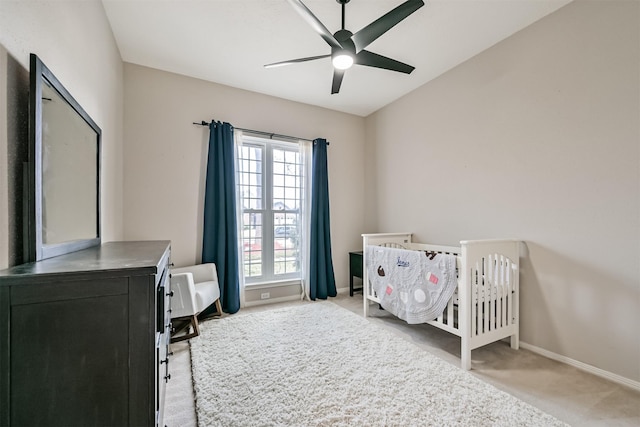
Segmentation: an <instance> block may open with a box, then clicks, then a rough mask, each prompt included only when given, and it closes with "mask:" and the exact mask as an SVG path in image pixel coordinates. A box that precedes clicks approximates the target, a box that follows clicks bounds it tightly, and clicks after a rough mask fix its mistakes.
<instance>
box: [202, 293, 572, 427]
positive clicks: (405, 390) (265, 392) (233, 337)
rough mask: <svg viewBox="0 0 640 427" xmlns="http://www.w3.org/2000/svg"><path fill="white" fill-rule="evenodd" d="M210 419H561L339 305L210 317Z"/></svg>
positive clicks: (394, 422) (234, 422)
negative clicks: (217, 318) (212, 318)
mask: <svg viewBox="0 0 640 427" xmlns="http://www.w3.org/2000/svg"><path fill="white" fill-rule="evenodd" d="M201 334H202V335H201V337H200V339H198V340H192V342H191V362H192V372H193V381H194V390H195V397H196V412H197V417H198V424H199V425H200V426H290V425H298V426H314V425H315V426H323V425H335V426H340V425H344V426H347V425H348V426H354V425H356V426H357V425H362V426H364V425H366V426H428V425H465V426H466V425H468V426H518V425H520V426H536V425H538V426H555V425H565V424H563V423H562V422H560V421H558V420H557V419H555V418H553V417H551V416H550V415H548V414H545V413H544V412H542V411H540V410H539V409H536V408H534V407H532V406H531V405H529V404H527V403H525V402H523V401H521V400H519V399H517V398H515V397H513V396H511V395H509V394H507V393H505V392H503V391H500V390H498V389H497V388H495V387H493V386H491V385H489V384H487V383H485V382H483V381H481V380H479V379H477V378H476V377H474V376H472V375H471V374H469V373H468V372H466V371H463V370H461V369H459V368H457V367H454V366H451V365H450V364H448V363H446V362H444V361H442V360H440V359H438V358H437V357H435V356H432V355H430V354H429V353H426V352H425V351H424V350H422V349H420V348H419V347H417V346H415V345H413V344H411V343H409V342H406V341H405V340H403V339H401V338H399V337H397V336H395V335H393V334H392V333H390V332H389V331H387V330H385V329H384V328H381V327H379V326H377V325H374V324H372V323H370V322H368V321H367V320H365V319H363V318H362V317H361V316H358V315H356V314H354V313H351V312H350V311H348V310H345V309H343V308H341V307H338V306H337V305H335V304H333V303H330V302H318V303H313V304H305V305H301V306H294V307H287V308H283V309H278V310H270V311H264V312H257V313H251V314H246V315H237V316H233V317H228V318H223V319H220V320H218V321H216V322H211V323H210V324H203V325H202V328H201Z"/></svg>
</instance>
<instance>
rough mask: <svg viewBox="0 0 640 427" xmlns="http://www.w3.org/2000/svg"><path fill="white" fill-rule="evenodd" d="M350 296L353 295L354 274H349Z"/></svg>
mask: <svg viewBox="0 0 640 427" xmlns="http://www.w3.org/2000/svg"><path fill="white" fill-rule="evenodd" d="M349 296H350V297H352V296H353V276H351V275H350V276H349Z"/></svg>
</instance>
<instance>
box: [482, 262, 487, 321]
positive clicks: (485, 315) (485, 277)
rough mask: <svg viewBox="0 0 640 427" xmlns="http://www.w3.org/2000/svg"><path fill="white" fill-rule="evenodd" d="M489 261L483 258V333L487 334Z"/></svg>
mask: <svg viewBox="0 0 640 427" xmlns="http://www.w3.org/2000/svg"><path fill="white" fill-rule="evenodd" d="M487 285H488V284H487V259H486V258H482V295H483V298H482V333H486V332H487V311H488V310H487V299H488V298H487V288H488V286H487Z"/></svg>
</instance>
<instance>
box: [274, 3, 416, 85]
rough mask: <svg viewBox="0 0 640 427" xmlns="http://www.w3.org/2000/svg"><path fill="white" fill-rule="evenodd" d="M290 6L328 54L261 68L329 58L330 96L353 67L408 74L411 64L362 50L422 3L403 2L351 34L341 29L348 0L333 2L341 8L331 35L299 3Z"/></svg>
mask: <svg viewBox="0 0 640 427" xmlns="http://www.w3.org/2000/svg"><path fill="white" fill-rule="evenodd" d="M287 1H288V2H289V4H291V6H293V8H294V9H295V10H296V12H298V13H299V14H300V15H301V16H302V18H304V20H305V21H307V23H308V24H309V25H311V27H312V28H313V29H314V30H315V31H316V32H317V33H318V34H319V35H320V37H322V38H323V40H324V41H325V42H327V44H328V45H329V46H330V47H331V54H330V55H320V56H309V57H306V58H298V59H291V60H288V61H282V62H275V63H273V64H267V65H265V68H272V67H278V66H282V65H290V64H295V63H299V62H306V61H313V60H316V59H322V58H329V57H330V58H331V62H332V64H333V67H334V70H333V83H332V86H331V93H332V94H334V93H338V92H339V91H340V86H341V84H342V79H343V77H344V72H345V70H347V69H349V68H351V66H352V65H353V64H357V65H364V66H367V67H376V68H382V69H385V70H391V71H397V72H400V73H405V74H410V73H411V72H412V71H413V70H414V69H415V68H414V67H412V66H411V65H408V64H405V63H402V62H399V61H396V60H395V59H391V58H387V57H386V56H382V55H378V54H377V53H373V52H370V51H368V50H365V48H366V47H367V46H369V45H370V44H371V43H373V42H374V41H375V40H376V39H377V38H378V37H380V36H381V35H383V34H384V33H386V32H387V31H389V30H390V29H391V28H393V27H394V26H395V25H396V24H398V23H399V22H400V21H402V20H404V19H405V18H406V17H408V16H409V15H411V14H412V13H413V12H415V11H416V10H418V9H420V8H421V7H422V6H424V1H422V0H407V1H405V2H404V3H402V4H401V5H399V6H397V7H396V8H394V9H392V10H391V11H390V12H388V13H386V14H385V15H383V16H381V17H380V18H378V19H376V20H375V21H373V22H372V23H371V24H369V25H367V26H366V27H364V28H362V29H361V30H360V31H358V32H357V33H355V34H354V33H352V32H351V31H349V30H346V29H345V25H344V22H345V5H346V4H347V3H349V1H350V0H336V2H338V3H339V4H341V5H342V29H340V30H338V31H336V32H335V33H334V34H331V32H330V31H329V30H328V29H327V27H325V26H324V24H322V22H320V20H319V19H318V18H316V16H315V15H314V14H313V13H312V12H311V11H310V10H309V8H307V6H305V4H304V3H302V1H301V0H287Z"/></svg>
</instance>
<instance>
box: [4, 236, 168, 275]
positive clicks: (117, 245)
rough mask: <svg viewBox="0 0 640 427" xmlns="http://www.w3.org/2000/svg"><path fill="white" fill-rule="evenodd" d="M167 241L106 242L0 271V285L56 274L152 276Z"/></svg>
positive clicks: (164, 254)
mask: <svg viewBox="0 0 640 427" xmlns="http://www.w3.org/2000/svg"><path fill="white" fill-rule="evenodd" d="M170 244H171V242H170V241H168V240H152V241H138V242H108V243H103V244H102V245H100V246H94V247H92V248H88V249H83V250H81V251H77V252H72V253H69V254H66V255H60V256H57V257H53V258H49V259H45V260H42V261H37V262H30V263H26V264H21V265H16V266H15V267H11V268H8V269H6V270H0V285H1V284H3V282H5V284H7V282H12V281H14V280H22V279H25V278H29V277H34V276H39V275H55V274H70V273H71V274H73V273H77V274H83V273H91V274H99V273H100V272H103V273H105V274H109V275H113V274H117V273H122V274H123V275H124V274H131V273H132V272H135V273H136V274H153V273H156V272H157V269H158V267H159V265H160V263H161V262H162V260H163V259H164V258H165V257H166V256H168V252H169V246H170Z"/></svg>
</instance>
